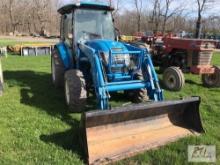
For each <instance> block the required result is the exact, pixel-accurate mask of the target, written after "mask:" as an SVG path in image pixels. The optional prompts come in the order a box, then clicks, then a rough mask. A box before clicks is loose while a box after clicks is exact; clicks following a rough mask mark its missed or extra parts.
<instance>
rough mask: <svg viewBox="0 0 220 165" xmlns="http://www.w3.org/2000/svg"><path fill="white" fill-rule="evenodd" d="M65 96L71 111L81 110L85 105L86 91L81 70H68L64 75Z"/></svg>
mask: <svg viewBox="0 0 220 165" xmlns="http://www.w3.org/2000/svg"><path fill="white" fill-rule="evenodd" d="M64 79H65V80H64V81H65V82H64V84H65V98H66V103H67V105H68V107H69V110H70V111H71V112H76V113H77V112H82V111H83V110H84V109H85V106H86V100H87V91H86V83H85V79H84V76H83V74H82V72H81V71H79V70H76V69H72V70H68V71H66V73H65V76H64Z"/></svg>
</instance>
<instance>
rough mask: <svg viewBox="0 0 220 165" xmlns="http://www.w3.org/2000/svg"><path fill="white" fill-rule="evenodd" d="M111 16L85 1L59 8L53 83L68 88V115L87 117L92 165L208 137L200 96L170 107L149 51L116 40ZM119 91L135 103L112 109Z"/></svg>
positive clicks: (83, 132)
mask: <svg viewBox="0 0 220 165" xmlns="http://www.w3.org/2000/svg"><path fill="white" fill-rule="evenodd" d="M112 11H113V9H112V8H111V7H110V6H109V5H108V4H105V3H100V2H85V1H84V2H82V1H77V2H76V3H70V4H66V5H64V6H62V7H61V8H60V9H59V10H58V12H59V13H60V15H61V26H60V27H61V29H60V42H59V43H57V44H56V45H55V47H54V50H53V52H52V56H51V73H52V74H51V75H52V81H53V84H54V85H55V87H60V88H61V89H64V93H65V100H66V104H67V105H68V107H69V108H68V109H69V110H70V112H74V113H81V121H80V130H79V135H80V136H79V140H80V142H81V144H82V147H83V149H84V151H85V155H86V159H85V160H86V161H87V163H88V164H103V163H109V162H114V161H117V160H120V159H123V158H126V157H129V156H131V155H135V154H137V153H139V152H143V151H145V150H147V149H151V148H155V147H158V146H161V145H165V144H166V143H168V142H172V141H175V140H177V139H179V138H180V137H185V136H187V135H193V134H197V133H202V132H204V131H203V128H202V124H201V120H200V114H199V105H200V98H199V97H189V98H185V99H180V100H175V101H164V97H163V90H162V89H161V88H160V85H159V81H158V77H157V74H156V72H155V69H154V66H153V63H152V61H151V57H150V54H149V52H148V51H147V50H145V49H141V48H138V47H135V46H132V45H130V44H126V43H123V42H119V41H118V40H117V38H118V37H117V36H116V32H115V28H114V21H113V18H112ZM114 93H119V94H121V95H123V94H124V95H125V96H126V97H127V98H130V99H131V101H132V102H133V103H132V104H129V105H123V106H121V107H112V106H111V102H110V99H111V98H112V97H114ZM94 97H95V98H96V104H97V108H94V110H89V111H88V109H89V107H88V104H89V101H88V98H94ZM116 99H117V98H116Z"/></svg>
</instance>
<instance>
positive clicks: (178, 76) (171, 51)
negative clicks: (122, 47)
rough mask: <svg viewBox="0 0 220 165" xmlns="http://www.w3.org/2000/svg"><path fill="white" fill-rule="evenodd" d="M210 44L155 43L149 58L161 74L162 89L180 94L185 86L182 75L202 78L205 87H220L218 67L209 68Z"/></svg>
mask: <svg viewBox="0 0 220 165" xmlns="http://www.w3.org/2000/svg"><path fill="white" fill-rule="evenodd" d="M214 47H215V45H214V42H213V41H212V40H201V39H185V38H176V37H165V38H163V40H162V41H159V42H157V41H155V43H154V44H153V47H152V58H153V61H154V63H155V65H157V66H159V67H160V70H161V71H163V84H164V86H165V88H167V89H169V90H172V91H179V90H181V88H182V87H183V86H184V83H185V78H184V75H183V72H184V73H192V74H199V75H202V82H203V85H204V86H206V87H220V67H217V66H213V65H211V60H212V55H213V52H214Z"/></svg>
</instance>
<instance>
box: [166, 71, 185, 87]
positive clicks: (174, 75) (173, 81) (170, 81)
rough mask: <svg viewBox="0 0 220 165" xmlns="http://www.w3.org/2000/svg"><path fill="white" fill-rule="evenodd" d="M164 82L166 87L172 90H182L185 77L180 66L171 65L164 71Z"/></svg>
mask: <svg viewBox="0 0 220 165" xmlns="http://www.w3.org/2000/svg"><path fill="white" fill-rule="evenodd" d="M163 84H164V86H165V88H167V89H168V90H171V91H180V90H181V89H182V88H183V86H184V84H185V78H184V75H183V73H182V71H181V70H180V69H179V68H178V67H169V68H167V69H165V71H164V73H163Z"/></svg>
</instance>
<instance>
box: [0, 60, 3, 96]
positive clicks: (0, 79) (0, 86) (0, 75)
mask: <svg viewBox="0 0 220 165" xmlns="http://www.w3.org/2000/svg"><path fill="white" fill-rule="evenodd" d="M2 95H3V73H2V66H1V61H0V96H2Z"/></svg>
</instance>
